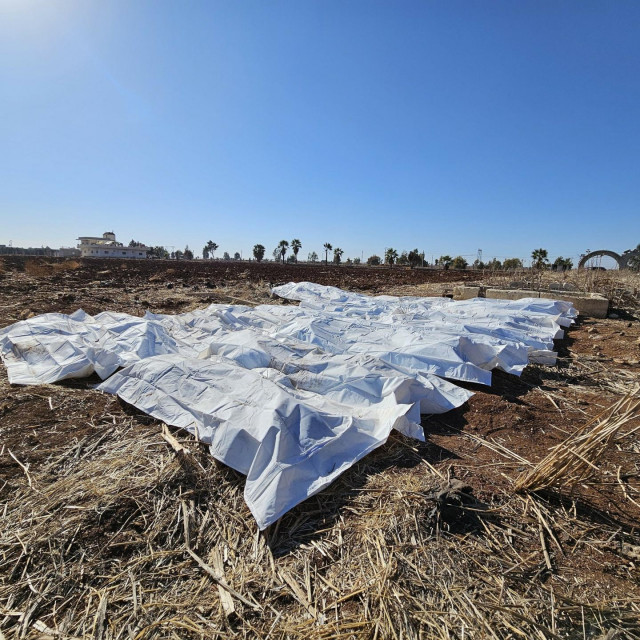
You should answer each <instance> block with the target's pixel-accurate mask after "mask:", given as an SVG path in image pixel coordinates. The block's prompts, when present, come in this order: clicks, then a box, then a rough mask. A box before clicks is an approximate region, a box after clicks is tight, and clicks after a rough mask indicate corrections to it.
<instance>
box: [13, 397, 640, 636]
mask: <svg viewBox="0 0 640 640" xmlns="http://www.w3.org/2000/svg"><path fill="white" fill-rule="evenodd" d="M114 402H115V401H114ZM109 406H112V407H114V406H115V405H113V404H111V405H109V404H108V405H107V408H106V409H105V413H104V415H103V416H102V421H101V425H100V426H101V427H102V428H101V429H98V430H96V431H95V432H94V433H93V435H90V436H87V437H85V438H84V439H83V440H81V441H79V442H77V441H76V442H69V443H68V445H67V446H65V447H64V448H63V449H61V450H56V451H55V452H52V454H51V457H50V459H49V462H48V463H47V464H46V465H42V466H40V467H39V468H38V469H29V468H27V467H26V465H23V472H24V473H23V476H22V478H21V479H19V481H18V482H17V483H16V485H15V486H14V487H13V490H12V491H11V493H10V494H8V493H7V492H6V491H5V492H4V495H3V504H2V508H3V511H2V514H3V520H2V522H3V526H2V530H1V532H0V576H2V579H1V581H0V603H1V605H0V629H1V630H2V631H3V633H4V635H3V636H0V637H6V638H10V637H11V638H101V639H104V640H107V639H115V638H135V639H137V640H142V639H149V638H230V637H241V638H265V639H266V638H280V639H284V638H300V637H305V638H309V639H318V640H320V639H327V640H328V639H329V638H335V639H344V640H346V639H352V638H358V639H359V638H362V639H365V638H367V639H373V638H397V639H400V638H441V639H442V640H444V639H448V640H449V639H453V638H456V639H462V638H515V637H522V638H557V637H575V638H596V637H602V636H604V635H605V634H606V633H609V632H612V633H613V632H618V631H619V632H620V635H618V636H615V637H619V638H637V637H640V623H639V620H640V606H639V602H638V600H637V599H635V598H634V597H633V596H632V595H627V597H621V596H619V595H616V594H613V593H612V594H608V595H607V596H603V594H602V592H601V591H600V590H599V589H598V588H597V587H596V585H588V584H587V585H585V584H575V583H573V581H567V580H565V579H562V578H561V573H560V571H559V569H558V566H559V564H560V563H561V562H562V556H563V554H569V553H570V554H578V555H579V554H580V553H581V550H582V549H584V548H585V545H593V546H597V547H598V548H600V549H604V548H606V546H607V545H611V544H613V543H612V542H611V541H612V540H613V539H614V538H615V539H618V538H622V537H624V536H623V534H622V533H621V532H620V531H619V530H616V528H615V527H613V526H608V525H601V526H599V527H597V528H594V526H593V522H592V521H590V520H589V519H588V518H586V517H583V516H577V515H576V514H575V512H572V511H571V510H570V509H565V508H564V507H562V506H558V507H556V508H551V507H550V506H549V505H546V504H544V503H541V502H534V501H533V500H532V499H530V498H528V499H522V498H520V497H519V496H517V495H515V494H513V493H512V492H509V493H506V492H505V493H498V494H497V495H496V496H495V497H494V499H493V500H492V503H491V504H483V503H482V502H481V501H479V500H478V499H477V498H476V497H475V496H474V494H473V491H472V490H471V489H470V488H469V487H467V486H466V485H465V484H464V483H462V482H460V481H458V480H456V479H454V478H453V477H451V476H450V473H449V472H448V471H447V470H446V469H443V470H442V471H436V470H435V468H434V467H433V466H432V465H431V463H430V462H429V459H430V449H429V446H428V445H419V446H414V443H412V442H409V441H408V440H406V439H404V438H402V437H394V438H392V440H391V441H390V442H389V443H388V444H387V445H386V446H385V447H383V448H381V449H379V450H378V451H377V452H375V453H374V454H372V455H371V456H369V457H367V458H366V459H365V460H363V461H362V462H361V463H359V464H358V465H356V466H355V467H354V468H353V469H352V470H351V471H349V472H348V473H346V474H344V475H343V476H342V477H341V479H340V480H339V481H338V482H336V483H334V484H333V485H332V486H331V487H330V488H329V489H328V490H326V491H324V492H322V493H321V494H319V495H318V496H316V497H315V498H312V499H310V500H308V501H306V502H305V503H304V504H302V505H300V506H299V507H298V508H296V509H294V510H293V511H291V512H290V513H289V514H287V515H286V516H285V517H284V518H283V519H282V520H281V521H280V522H279V523H277V524H276V525H274V526H273V527H272V528H271V529H270V530H268V531H267V532H266V533H265V534H259V533H258V531H257V528H256V525H255V522H254V521H253V519H252V518H251V516H250V514H249V512H248V510H247V508H246V506H245V504H244V501H243V497H242V491H243V479H242V477H241V476H239V475H238V474H236V473H234V472H233V471H231V470H229V469H228V468H226V467H224V466H222V465H219V464H218V463H216V462H215V461H214V460H213V459H212V458H211V457H210V456H209V455H208V453H207V452H206V450H205V449H204V447H202V446H201V445H200V444H198V443H195V442H194V441H193V440H191V439H190V437H189V436H183V435H182V434H181V433H174V435H167V433H168V432H167V431H166V429H164V430H163V429H162V427H161V425H158V424H157V423H153V422H152V423H151V424H149V425H148V426H146V427H143V426H140V424H136V420H135V419H134V418H127V419H124V420H123V419H122V416H121V415H118V414H117V412H116V411H114V412H113V413H111V412H110V411H109ZM2 455H3V456H10V455H11V453H10V452H8V451H6V450H4V451H3V453H2ZM542 523H544V525H543V524H542ZM565 533H566V534H567V535H570V536H571V540H573V541H574V543H572V545H573V548H572V549H571V550H570V551H569V550H566V549H563V550H562V551H559V550H558V549H557V548H556V546H555V545H556V544H557V537H560V536H561V535H563V534H565ZM564 540H565V543H566V538H564Z"/></svg>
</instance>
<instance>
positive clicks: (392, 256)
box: [131, 238, 640, 271]
mask: <svg viewBox="0 0 640 640" xmlns="http://www.w3.org/2000/svg"><path fill="white" fill-rule="evenodd" d="M131 242H132V243H133V242H134V241H133V240H132V241H131ZM218 248H219V245H218V244H217V243H215V242H213V241H212V240H209V241H208V242H207V243H206V244H205V245H204V247H203V248H202V259H203V260H213V259H215V252H216V250H217V249H218ZM638 248H640V245H638ZM300 249H302V242H301V241H300V240H299V239H298V238H294V239H293V240H291V242H289V241H288V240H280V242H279V243H278V244H277V245H276V247H275V248H274V249H273V252H272V257H273V261H274V262H282V264H285V263H290V264H291V263H293V264H295V263H297V262H298V254H299V253H300ZM323 249H324V263H325V264H327V265H328V264H329V262H331V263H332V264H335V265H340V264H343V260H342V257H343V255H344V251H343V250H342V249H341V248H340V247H335V248H334V247H333V245H332V244H331V243H330V242H325V244H324V245H323ZM289 250H291V253H290V254H289V255H288V256H287V253H288V252H289ZM329 252H332V256H331V260H330V259H329ZM265 254H266V248H265V246H264V245H263V244H255V245H254V246H253V250H252V255H253V259H254V260H255V261H256V262H262V261H263V260H265ZM148 255H149V257H152V258H162V259H172V260H193V259H195V256H194V253H193V251H192V250H191V249H189V245H187V246H186V247H185V248H184V250H179V249H178V250H175V251H171V252H170V251H168V250H167V249H165V248H164V247H162V246H156V247H151V248H150V250H149V252H148ZM548 255H549V254H548V251H547V250H546V249H543V248H539V249H534V250H533V251H532V252H531V267H532V268H534V269H539V270H543V269H552V270H555V271H567V270H570V269H572V268H573V260H571V258H564V257H563V256H559V257H557V258H556V259H555V261H554V262H553V263H551V262H550V261H549V258H548ZM222 259H223V260H242V256H241V254H240V252H238V251H236V252H235V253H234V255H233V257H232V256H231V255H230V254H229V253H228V252H227V251H225V252H224V254H223V256H222ZM306 261H307V262H311V263H315V262H319V261H320V259H319V256H318V254H317V253H316V252H315V251H311V252H310V253H309V254H308V255H307V260H306ZM344 264H347V265H359V264H361V259H360V258H359V257H356V258H353V259H352V258H347V259H346V260H345V261H344ZM366 264H367V265H369V266H380V265H388V266H389V267H393V266H394V265H399V266H409V267H412V268H414V267H426V266H435V267H440V268H442V269H457V270H463V269H467V268H469V267H470V268H472V269H476V270H485V269H487V270H492V271H493V270H507V271H508V270H514V269H522V268H524V264H523V262H522V260H521V259H520V258H506V259H505V260H504V261H502V262H501V261H500V260H498V259H497V258H492V259H491V260H489V261H487V262H483V261H482V260H481V259H476V260H475V261H474V262H472V263H471V264H470V263H469V262H468V261H467V260H466V259H465V258H464V257H463V256H460V255H458V256H455V257H451V256H450V255H448V254H445V255H442V256H440V257H438V258H436V259H435V260H434V262H433V265H430V264H429V262H427V261H426V260H425V255H424V252H420V251H418V249H413V250H411V251H402V252H401V253H400V254H399V253H398V251H397V250H396V249H394V248H393V247H389V248H387V249H385V251H384V254H383V256H382V257H381V256H379V255H377V254H373V255H371V256H369V257H368V258H367V260H366ZM632 268H635V270H640V261H639V262H638V264H637V265H636V264H634V265H632Z"/></svg>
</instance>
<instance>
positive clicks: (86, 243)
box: [78, 231, 150, 258]
mask: <svg viewBox="0 0 640 640" xmlns="http://www.w3.org/2000/svg"><path fill="white" fill-rule="evenodd" d="M78 240H79V241H80V244H79V245H78V249H80V252H81V253H82V257H83V258H146V257H147V251H149V249H150V247H147V246H146V245H144V244H142V243H141V242H139V243H137V244H136V245H135V246H133V247H129V246H127V247H125V246H124V245H123V244H122V242H116V234H115V233H113V231H107V232H105V233H103V234H102V237H101V238H94V237H92V236H80V237H79V238H78Z"/></svg>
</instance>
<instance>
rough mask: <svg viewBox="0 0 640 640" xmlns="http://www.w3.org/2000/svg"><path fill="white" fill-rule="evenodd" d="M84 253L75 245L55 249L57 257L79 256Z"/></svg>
mask: <svg viewBox="0 0 640 640" xmlns="http://www.w3.org/2000/svg"><path fill="white" fill-rule="evenodd" d="M81 255H82V252H81V251H80V249H74V248H73V247H60V248H59V249H56V250H55V256H56V258H79V257H80V256H81Z"/></svg>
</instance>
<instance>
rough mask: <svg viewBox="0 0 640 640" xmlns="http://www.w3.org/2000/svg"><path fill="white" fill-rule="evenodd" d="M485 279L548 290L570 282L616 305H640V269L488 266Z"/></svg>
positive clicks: (491, 283)
mask: <svg viewBox="0 0 640 640" xmlns="http://www.w3.org/2000/svg"><path fill="white" fill-rule="evenodd" d="M482 283H483V284H485V285H487V286H490V287H496V288H509V286H510V285H511V284H512V283H519V285H521V286H520V288H524V289H532V290H534V291H541V290H548V289H549V285H551V284H554V283H555V284H563V283H569V284H571V285H573V286H574V287H576V289H577V290H578V291H583V292H585V293H599V294H601V295H603V296H605V297H607V298H608V299H609V300H610V301H611V302H612V303H613V306H616V307H630V308H636V309H637V308H640V273H637V272H634V271H628V270H624V271H619V270H608V271H598V270H591V269H579V270H578V269H572V270H570V271H550V270H543V271H539V270H534V269H514V270H512V271H489V270H486V271H484V272H483V276H482Z"/></svg>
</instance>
